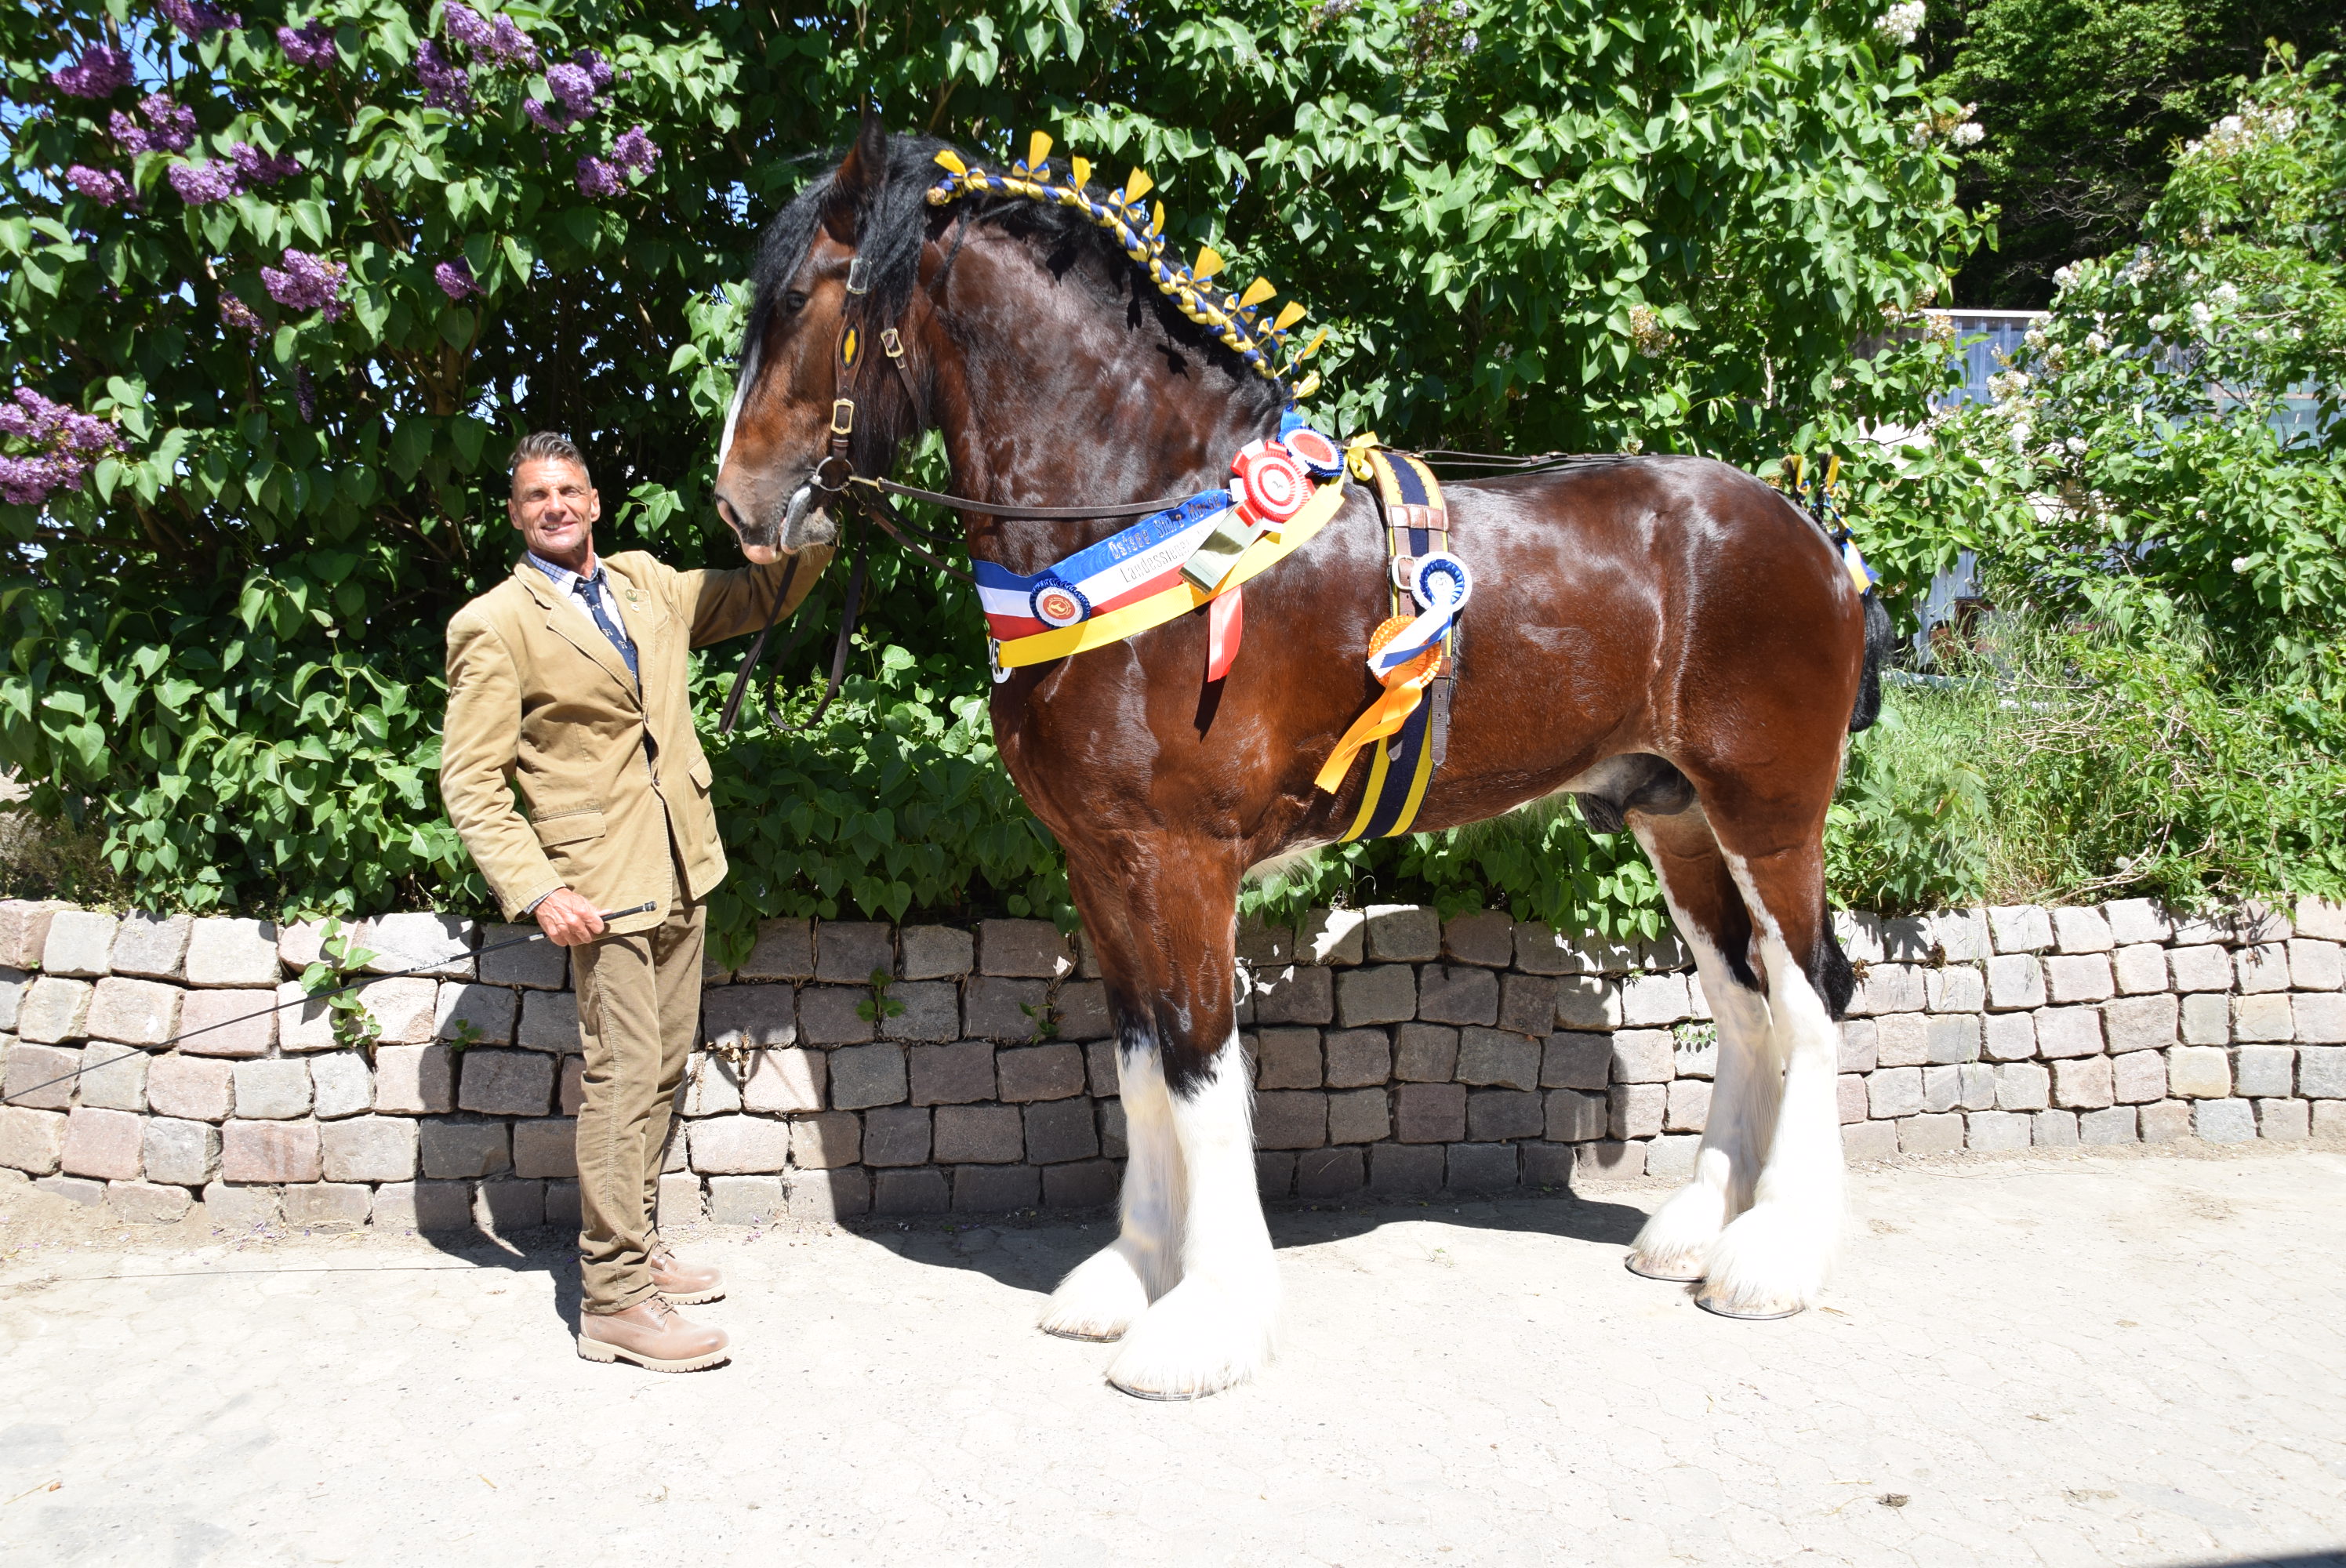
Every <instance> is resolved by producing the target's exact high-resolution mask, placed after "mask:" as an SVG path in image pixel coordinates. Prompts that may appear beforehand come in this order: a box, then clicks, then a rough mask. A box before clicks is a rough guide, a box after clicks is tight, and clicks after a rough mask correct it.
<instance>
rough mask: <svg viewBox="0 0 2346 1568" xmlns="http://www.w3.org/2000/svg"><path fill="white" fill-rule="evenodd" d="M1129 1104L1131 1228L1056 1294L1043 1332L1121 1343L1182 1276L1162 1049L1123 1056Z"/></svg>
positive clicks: (1178, 1175) (1126, 1197) (1122, 1086)
mask: <svg viewBox="0 0 2346 1568" xmlns="http://www.w3.org/2000/svg"><path fill="white" fill-rule="evenodd" d="M1116 1076H1117V1094H1118V1095H1120V1096H1121V1097H1122V1099H1123V1101H1124V1130H1125V1132H1124V1135H1125V1146H1126V1150H1127V1158H1126V1160H1125V1166H1124V1194H1123V1207H1124V1223H1123V1225H1122V1227H1121V1228H1120V1230H1119V1232H1118V1234H1117V1238H1116V1239H1115V1240H1114V1241H1112V1242H1110V1243H1109V1244H1108V1245H1107V1246H1106V1247H1102V1248H1101V1249H1100V1250H1099V1251H1097V1252H1095V1253H1093V1254H1092V1255H1091V1256H1090V1257H1087V1258H1086V1259H1085V1260H1084V1261H1083V1262H1081V1263H1079V1264H1077V1265H1076V1268H1074V1270H1073V1271H1071V1272H1070V1273H1069V1274H1068V1275H1067V1277H1066V1278H1065V1279H1063V1280H1061V1281H1060V1282H1059V1288H1058V1289H1056V1290H1055V1291H1053V1292H1052V1293H1051V1299H1050V1301H1049V1302H1048V1303H1047V1304H1046V1305H1045V1307H1044V1308H1043V1316H1042V1318H1041V1319H1040V1321H1039V1322H1038V1323H1037V1325H1036V1327H1038V1328H1040V1329H1042V1330H1043V1332H1045V1334H1057V1335H1060V1336H1062V1337H1063V1338H1066V1339H1118V1338H1120V1337H1122V1335H1123V1333H1124V1331H1125V1330H1126V1329H1128V1328H1130V1327H1131V1326H1132V1323H1133V1320H1134V1319H1137V1318H1138V1317H1139V1316H1140V1315H1141V1314H1142V1313H1143V1312H1146V1311H1147V1310H1148V1304H1149V1303H1150V1302H1152V1301H1154V1300H1156V1299H1157V1298H1158V1297H1160V1296H1162V1295H1164V1294H1165V1293H1166V1292H1167V1291H1168V1290H1170V1289H1172V1288H1173V1287H1174V1286H1175V1285H1176V1284H1178V1282H1179V1280H1180V1278H1181V1257H1180V1251H1181V1207H1182V1191H1183V1188H1184V1187H1185V1186H1187V1185H1188V1184H1187V1183H1186V1182H1185V1181H1184V1179H1183V1173H1182V1164H1181V1146H1180V1144H1179V1143H1178V1141H1177V1140H1176V1139H1175V1137H1174V1135H1173V1114H1172V1103H1171V1100H1170V1098H1169V1097H1168V1095H1167V1094H1166V1091H1165V1070H1164V1067H1163V1065H1162V1064H1161V1063H1160V1062H1159V1061H1158V1055H1157V1048H1156V1047H1155V1046H1154V1045H1153V1044H1152V1045H1143V1046H1142V1047H1141V1048H1140V1049H1138V1050H1132V1051H1118V1052H1117V1060H1116Z"/></svg>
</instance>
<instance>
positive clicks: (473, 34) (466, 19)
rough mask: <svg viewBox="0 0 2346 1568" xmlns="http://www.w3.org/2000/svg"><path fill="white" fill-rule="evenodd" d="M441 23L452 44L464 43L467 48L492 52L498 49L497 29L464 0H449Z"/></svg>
mask: <svg viewBox="0 0 2346 1568" xmlns="http://www.w3.org/2000/svg"><path fill="white" fill-rule="evenodd" d="M440 25H441V28H442V30H443V31H444V32H445V33H446V34H447V35H448V41H449V42H450V43H452V44H462V45H464V47H466V48H467V49H478V50H484V51H486V52H489V53H492V54H494V53H495V51H496V46H497V35H496V30H495V28H493V27H491V26H490V25H488V23H486V22H485V21H483V20H482V19H481V14H480V13H479V12H478V11H475V10H474V9H473V8H472V7H471V6H470V5H465V4H464V0H448V4H447V5H444V6H443V7H442V8H441V11H440Z"/></svg>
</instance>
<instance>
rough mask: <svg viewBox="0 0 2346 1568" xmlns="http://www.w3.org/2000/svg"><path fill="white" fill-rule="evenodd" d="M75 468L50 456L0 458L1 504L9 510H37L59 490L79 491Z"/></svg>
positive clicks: (77, 471)
mask: <svg viewBox="0 0 2346 1568" xmlns="http://www.w3.org/2000/svg"><path fill="white" fill-rule="evenodd" d="M80 488H81V473H80V472H79V470H78V468H77V465H76V464H73V463H67V462H60V461H59V460H58V459H56V458H54V457H49V456H46V455H45V456H41V457H0V501H5V502H6V503H7V504H9V505H11V506H38V505H39V504H41V503H42V502H44V501H46V500H47V499H48V498H49V493H50V492H51V491H54V490H58V489H70V490H79V489H80Z"/></svg>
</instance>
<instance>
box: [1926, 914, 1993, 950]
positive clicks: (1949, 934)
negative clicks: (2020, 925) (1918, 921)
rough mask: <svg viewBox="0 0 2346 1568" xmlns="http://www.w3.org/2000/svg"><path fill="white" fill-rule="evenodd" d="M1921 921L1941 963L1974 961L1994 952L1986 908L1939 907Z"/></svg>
mask: <svg viewBox="0 0 2346 1568" xmlns="http://www.w3.org/2000/svg"><path fill="white" fill-rule="evenodd" d="M1923 931H1924V933H1925V935H1926V937H1927V939H1928V940H1929V942H1930V944H1931V947H1932V949H1933V952H1936V953H1938V954H1939V955H1940V957H1941V959H1942V960H1943V962H1949V963H1973V962H1979V961H1981V960H1983V959H1985V958H1987V957H1988V956H1989V955H1990V954H1991V953H1992V952H1994V943H1993V942H1991V941H1990V939H1989V936H1988V926H1987V911H1985V910H1976V909H1974V910H1940V911H1936V912H1934V913H1932V914H1928V915H1925V916H1923Z"/></svg>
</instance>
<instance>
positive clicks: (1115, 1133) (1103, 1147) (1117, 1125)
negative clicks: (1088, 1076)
mask: <svg viewBox="0 0 2346 1568" xmlns="http://www.w3.org/2000/svg"><path fill="white" fill-rule="evenodd" d="M1092 1108H1093V1110H1094V1111H1095V1112H1096V1114H1097V1115H1098V1116H1099V1130H1100V1153H1101V1154H1103V1155H1106V1156H1107V1157H1108V1158H1110V1159H1117V1160H1120V1159H1122V1158H1124V1156H1126V1155H1127V1154H1129V1153H1130V1152H1131V1151H1130V1150H1129V1149H1127V1147H1126V1146H1125V1137H1124V1102H1123V1101H1122V1100H1101V1101H1099V1102H1097V1103H1096V1104H1095V1105H1094V1106H1093V1107H1092Z"/></svg>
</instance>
